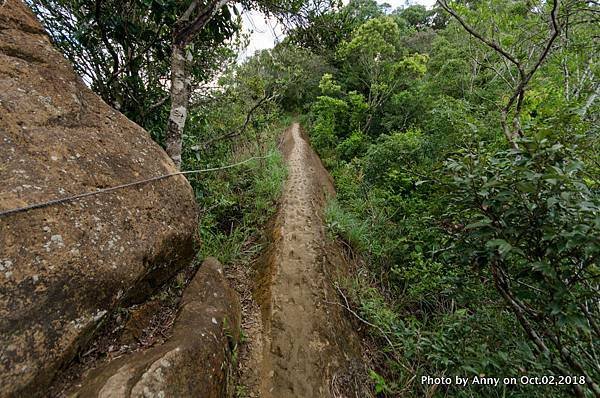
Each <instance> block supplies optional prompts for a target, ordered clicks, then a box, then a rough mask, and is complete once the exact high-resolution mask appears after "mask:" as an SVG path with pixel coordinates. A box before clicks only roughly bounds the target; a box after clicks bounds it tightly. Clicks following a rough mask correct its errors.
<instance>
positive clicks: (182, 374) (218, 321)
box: [69, 258, 240, 398]
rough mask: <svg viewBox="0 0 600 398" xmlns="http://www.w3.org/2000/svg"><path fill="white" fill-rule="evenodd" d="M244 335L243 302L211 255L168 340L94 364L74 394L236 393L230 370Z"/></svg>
mask: <svg viewBox="0 0 600 398" xmlns="http://www.w3.org/2000/svg"><path fill="white" fill-rule="evenodd" d="M239 335H240V303H239V299H238V297H237V294H236V293H235V291H234V290H233V289H232V288H231V287H229V285H228V284H227V281H226V280H225V277H224V275H223V268H222V267H221V264H219V262H218V261H217V260H216V259H214V258H209V259H207V260H206V261H205V262H204V263H203V264H202V266H201V267H200V269H199V271H198V272H197V274H196V276H195V277H194V279H192V282H191V283H190V285H189V286H188V287H187V288H186V290H185V291H184V293H183V297H182V301H181V306H180V309H179V313H178V315H177V319H176V320H175V325H174V326H173V336H172V337H171V339H170V340H169V341H168V342H166V343H165V344H163V345H161V346H158V347H154V348H151V349H149V350H147V351H143V352H138V353H135V354H132V355H129V356H126V357H123V358H119V359H116V360H114V361H112V362H109V363H108V364H106V365H104V366H101V367H99V368H98V369H95V370H92V371H91V372H90V373H89V374H88V375H87V377H86V378H85V380H84V382H83V383H82V387H81V388H79V389H78V390H77V391H74V392H72V393H71V394H69V395H70V396H71V397H81V398H84V397H85V398H88V397H99V398H108V397H110V398H128V397H136V398H137V397H140V398H141V397H204V398H222V397H227V396H230V392H231V391H228V373H229V372H230V370H231V357H232V354H233V350H234V349H235V346H236V345H237V343H238V337H239Z"/></svg>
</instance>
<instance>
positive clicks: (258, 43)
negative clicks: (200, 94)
mask: <svg viewBox="0 0 600 398" xmlns="http://www.w3.org/2000/svg"><path fill="white" fill-rule="evenodd" d="M377 2H378V3H380V4H383V3H388V4H390V5H391V6H392V9H394V8H397V7H400V6H402V5H405V4H406V0H388V1H381V0H378V1H377ZM344 3H346V2H345V1H344ZM410 3H411V4H423V5H424V6H426V7H431V6H433V4H434V3H435V0H410ZM242 18H243V22H244V31H245V32H249V33H251V34H250V44H249V45H248V47H247V48H246V50H245V53H244V54H240V55H241V56H240V59H244V58H247V57H249V56H250V55H252V54H254V52H255V51H257V50H262V49H265V48H272V47H273V46H274V45H275V43H277V42H278V41H281V40H282V39H283V33H282V30H281V26H278V25H277V24H276V23H275V22H274V21H272V20H271V21H270V20H267V19H266V18H265V16H264V15H262V14H261V13H260V12H256V11H248V12H245V13H244V14H243V16H242Z"/></svg>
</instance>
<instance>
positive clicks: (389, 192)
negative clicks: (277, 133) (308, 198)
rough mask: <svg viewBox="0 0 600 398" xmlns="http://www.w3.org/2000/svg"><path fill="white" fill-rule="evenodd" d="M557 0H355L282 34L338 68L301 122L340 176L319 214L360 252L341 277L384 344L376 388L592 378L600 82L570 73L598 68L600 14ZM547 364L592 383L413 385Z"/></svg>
mask: <svg viewBox="0 0 600 398" xmlns="http://www.w3.org/2000/svg"><path fill="white" fill-rule="evenodd" d="M461 4H462V3H461ZM553 5H554V3H540V5H539V6H538V7H539V8H534V7H533V6H532V5H531V4H525V3H524V2H523V3H522V2H510V1H509V2H507V1H490V2H483V3H476V4H475V3H467V4H466V5H452V6H449V5H446V4H445V3H443V4H442V6H443V7H445V8H447V9H448V11H450V12H453V13H455V14H456V17H457V18H452V19H449V18H448V13H446V12H444V11H443V10H442V9H434V10H432V11H427V10H425V9H423V8H422V7H418V6H414V7H409V8H407V9H403V10H402V9H401V10H396V11H393V12H389V10H385V9H382V8H377V7H376V6H375V5H374V3H368V2H351V3H350V4H349V5H348V6H346V7H345V8H343V9H342V10H340V11H339V12H333V13H331V14H329V15H327V16H326V17H324V18H326V20H327V21H330V20H331V19H335V18H340V19H342V20H345V15H346V13H349V12H350V11H349V10H350V9H352V8H355V7H358V8H360V9H361V10H362V11H363V14H362V15H364V14H368V16H367V17H364V18H362V20H361V22H360V23H358V24H356V25H354V26H352V28H350V27H349V28H348V30H347V31H346V33H345V34H344V35H342V36H341V37H339V38H338V40H337V42H336V43H328V44H329V47H328V48H323V47H321V46H317V45H316V44H315V43H313V42H311V41H309V40H306V37H308V34H307V33H303V34H297V35H296V36H292V38H293V39H295V40H296V42H297V44H299V45H301V46H306V47H308V48H311V49H313V51H315V52H319V53H321V54H327V53H328V54H329V56H327V57H326V58H327V59H329V60H330V62H331V64H332V65H333V66H334V67H335V68H336V72H335V73H333V74H325V75H323V77H322V79H321V84H320V89H321V95H320V96H318V97H317V98H316V99H315V101H314V103H312V104H310V105H309V107H310V123H311V137H312V140H313V144H314V145H315V147H316V149H317V150H318V151H319V153H320V155H321V156H322V158H323V160H324V162H325V164H326V165H327V166H328V167H329V169H330V170H331V172H332V174H333V176H334V178H335V181H336V187H337V190H338V197H337V200H336V201H333V202H331V203H330V204H329V206H328V210H327V223H328V227H329V229H330V231H332V232H333V233H334V234H336V235H337V236H339V237H340V238H341V239H343V240H345V241H346V242H347V243H348V244H349V245H350V246H351V247H352V249H353V251H354V252H355V255H359V256H360V258H362V259H363V262H362V263H361V264H362V265H361V266H360V269H359V271H358V272H357V274H356V275H355V276H354V278H351V280H349V281H346V290H347V291H348V293H349V295H350V297H351V298H352V301H353V302H354V305H355V306H356V307H357V308H358V312H359V314H360V316H361V317H363V318H364V319H365V320H366V321H368V322H369V323H371V324H373V325H374V326H375V327H373V328H372V329H371V333H372V335H373V336H375V338H376V339H378V340H379V341H380V343H381V352H380V354H381V355H380V357H379V361H380V362H379V365H378V369H375V370H374V371H375V372H373V373H372V374H371V376H372V378H373V380H374V382H375V384H376V385H377V386H378V387H377V389H378V393H379V394H380V395H385V396H397V395H402V396H405V395H407V396H444V395H446V394H449V395H451V396H465V397H470V396H503V397H504V396H514V397H533V396H539V397H546V396H561V395H569V394H573V393H574V394H578V395H580V394H582V395H589V396H597V395H598V394H599V393H600V392H599V391H598V390H597V385H594V384H593V382H592V380H598V379H599V378H600V367H599V366H598V365H599V362H598V356H597V352H598V349H600V346H599V344H598V342H599V341H600V339H599V337H600V335H599V334H598V333H599V332H600V330H599V329H598V320H599V315H600V312H599V310H598V298H599V294H598V293H599V291H598V283H597V280H598V277H599V275H600V274H599V272H600V269H599V267H598V265H599V263H598V254H599V253H600V242H599V240H598V237H599V236H600V213H599V205H600V197H599V195H598V193H599V191H598V177H599V174H598V152H597V145H598V130H597V122H598V105H597V104H595V105H589V103H590V101H594V99H595V92H596V91H597V90H598V81H597V79H595V78H592V79H591V80H589V81H583V80H581V79H579V80H578V79H577V78H575V79H574V78H573V77H574V76H575V75H576V74H577V73H579V72H577V71H581V70H585V69H586V68H587V67H589V68H590V70H594V71H596V72H597V70H598V69H597V68H598V64H597V60H594V59H593V56H591V54H592V53H594V52H595V51H597V43H596V42H595V41H594V39H592V37H593V36H594V35H595V34H597V33H598V29H597V28H598V27H597V26H592V25H589V24H588V23H587V22H584V21H583V19H584V18H585V17H584V16H583V15H586V12H587V11H586V10H584V9H583V8H585V7H583V6H581V5H580V4H579V5H575V4H564V5H561V8H560V9H559V10H558V11H557V12H556V15H555V14H554V13H553V11H552V7H553ZM453 7H456V11H455V10H454V8H453ZM580 7H583V8H580ZM596 11H597V10H596ZM553 15H555V18H556V20H557V22H556V23H557V24H559V25H560V26H559V28H558V29H557V30H556V31H557V35H558V36H557V38H554V39H553V35H554V32H555V31H554V28H553V27H552V24H551V22H550V21H551V19H552V17H553ZM567 15H569V16H570V17H571V18H574V19H572V20H570V21H569V20H568V17H567ZM459 20H460V21H459ZM575 20H577V21H579V23H577V24H575V23H574V21H575ZM320 22H321V21H316V22H315V23H314V24H313V25H311V26H310V27H309V28H308V29H309V30H312V31H318V29H320V27H321V25H320ZM461 22H462V23H464V25H465V27H466V28H468V29H469V30H471V34H469V32H468V31H467V29H465V27H463V26H461ZM340 23H341V22H340ZM470 24H474V25H470ZM531 32H537V34H534V35H533V36H532V35H531ZM567 32H568V33H567ZM477 36H479V37H477ZM551 40H554V41H553V42H551ZM556 40H558V42H557V41H556ZM485 41H488V42H491V43H492V44H491V45H488V44H486V42H485ZM556 43H560V44H556ZM584 43H585V44H584ZM546 48H548V54H545V53H544V51H546V50H545V49H546ZM498 49H500V50H498ZM584 49H585V50H584ZM502 52H505V53H506V54H502ZM505 55H508V58H510V59H508V58H507V57H506V56H505ZM511 59H512V60H511ZM540 60H541V61H540ZM513 61H514V62H513ZM537 61H539V62H540V64H539V65H537V64H536V62H537ZM521 72H523V73H524V74H525V75H526V76H527V74H531V76H529V79H530V80H529V81H527V83H526V84H524V85H521V83H522V82H523V81H524V79H525V78H526V77H525V78H524V77H523V76H522V75H520V73H521ZM592 73H594V72H592ZM594 76H596V75H594ZM592 81H593V82H592ZM575 86H577V87H579V88H575ZM584 93H585V94H584ZM513 97H514V98H513ZM511 101H513V102H512V103H511ZM517 102H519V103H518V104H517ZM547 374H554V375H557V376H558V375H581V374H586V375H587V376H588V382H587V383H586V384H585V385H578V386H560V387H557V386H539V385H534V386H531V385H515V386H500V387H489V386H476V385H470V386H467V387H456V386H433V385H427V384H422V383H421V377H422V376H436V377H441V376H446V377H451V378H454V377H455V376H462V377H472V376H476V375H486V376H491V377H516V378H517V379H518V378H519V377H520V376H522V375H547Z"/></svg>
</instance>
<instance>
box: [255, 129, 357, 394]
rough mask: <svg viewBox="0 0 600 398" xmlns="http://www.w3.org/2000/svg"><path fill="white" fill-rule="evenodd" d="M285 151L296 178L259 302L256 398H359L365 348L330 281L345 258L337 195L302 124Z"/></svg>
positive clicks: (291, 177) (278, 226)
mask: <svg viewBox="0 0 600 398" xmlns="http://www.w3.org/2000/svg"><path fill="white" fill-rule="evenodd" d="M282 149H283V152H284V155H285V158H286V161H287V163H288V170H289V177H288V181H287V183H286V186H285V190H284V193H283V197H282V200H281V206H280V209H279V213H278V216H277V219H276V220H275V225H274V230H273V243H272V246H271V249H270V251H269V254H268V255H267V256H266V257H267V258H266V259H265V261H264V263H265V264H264V266H265V267H266V274H267V276H266V277H263V278H262V285H261V286H259V289H258V290H259V292H258V294H255V295H256V296H258V297H259V300H258V301H259V304H260V305H261V310H262V316H261V318H262V319H261V323H262V325H261V327H260V328H255V329H260V334H261V336H260V338H257V337H256V336H254V337H252V336H251V340H252V341H251V342H250V346H251V347H252V348H251V350H250V351H251V353H250V355H249V357H250V359H249V360H248V361H247V363H246V365H245V366H246V367H247V368H249V369H250V370H249V371H250V372H251V373H253V377H246V380H247V381H248V380H250V379H254V384H255V385H254V386H252V385H251V386H249V390H250V391H251V392H250V396H251V397H252V396H257V395H258V396H260V397H263V398H285V397H310V398H312V397H331V396H333V397H343V396H354V395H355V393H354V392H352V393H351V392H350V390H351V389H352V388H349V385H350V384H353V383H348V378H354V377H353V376H351V374H352V373H353V369H356V368H357V364H359V363H361V360H360V356H361V354H360V344H359V340H358V338H357V336H356V335H355V332H354V331H353V330H352V327H351V325H350V323H349V322H348V321H347V320H346V319H345V318H344V316H345V314H344V313H343V309H341V307H340V306H338V305H335V303H334V301H335V300H337V295H336V293H335V291H334V290H333V289H332V287H331V283H330V277H331V275H329V276H328V274H331V273H335V272H336V271H335V270H337V269H339V267H338V265H339V260H341V258H340V256H335V255H331V253H329V252H330V251H331V248H330V247H327V246H328V243H327V238H326V235H325V228H324V225H323V221H322V213H323V206H324V203H325V199H326V196H328V195H334V194H335V192H334V190H333V186H332V183H331V179H330V177H329V175H328V174H327V172H326V171H325V169H324V168H323V166H322V164H321V161H320V159H319V158H318V156H317V155H316V154H315V153H314V152H313V150H312V149H311V148H310V146H309V144H308V143H307V142H306V140H305V139H304V138H303V137H302V134H301V132H300V128H299V126H298V124H296V123H295V124H294V125H292V127H291V128H289V129H288V130H287V131H286V133H285V135H284V137H283V144H282ZM336 263H337V264H336ZM355 373H356V372H355ZM358 373H360V372H358ZM250 384H252V382H250ZM354 384H356V381H354Z"/></svg>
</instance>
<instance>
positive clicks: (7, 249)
mask: <svg viewBox="0 0 600 398" xmlns="http://www.w3.org/2000/svg"><path fill="white" fill-rule="evenodd" d="M0 159H1V161H0V211H2V210H7V209H12V208H16V207H21V206H25V205H29V204H33V203H38V202H44V201H47V200H51V199H56V198H60V197H65V196H70V195H74V194H79V193H83V192H89V191H94V190H96V189H98V188H105V187H111V186H115V185H119V184H123V183H127V182H131V181H135V180H140V179H144V178H148V177H153V176H157V175H162V174H166V173H171V172H174V171H175V169H174V166H173V164H172V162H171V160H170V159H169V158H168V156H167V155H166V154H165V153H164V152H163V151H162V150H161V149H160V147H159V146H158V145H156V144H155V143H154V142H153V141H152V140H151V138H150V137H149V135H148V134H147V133H146V132H145V131H144V130H143V129H142V128H141V127H139V126H137V125H136V124H135V123H133V122H131V121H129V120H128V119H127V118H125V117H124V116H123V115H121V114H120V113H118V112H116V111H114V110H113V109H111V108H110V107H109V106H108V105H106V104H105V103H104V102H103V101H102V100H101V99H100V98H99V97H98V96H96V95H95V94H94V93H92V92H91V91H90V90H89V89H88V88H87V87H86V86H85V85H84V84H83V83H82V82H81V80H80V79H79V78H78V77H77V75H76V74H75V73H74V71H73V69H72V67H71V66H70V65H69V63H68V62H67V61H66V60H65V59H64V58H63V56H62V55H61V54H60V53H59V52H58V51H57V50H55V49H54V48H53V47H52V44H51V43H50V40H49V38H48V37H47V36H46V34H45V33H44V31H43V29H42V28H41V25H40V24H39V23H38V21H37V20H36V19H35V17H34V16H33V15H32V13H31V12H30V11H29V10H28V9H27V8H26V7H25V5H24V4H23V3H21V1H20V0H7V1H0ZM196 218H197V210H196V205H195V201H194V197H193V192H192V189H191V187H190V186H189V184H188V183H187V181H186V180H185V178H183V177H174V178H168V179H165V180H161V181H158V182H153V183H149V184H145V185H140V186H136V187H133V188H126V189H121V190H118V191H115V192H111V193H107V194H101V195H95V196H90V197H87V198H85V199H82V200H78V201H73V202H70V203H66V204H59V205H55V206H50V207H45V208H41V209H36V210H32V211H28V212H24V213H17V214H13V215H9V216H5V217H0V396H2V397H5V396H24V395H27V396H31V395H34V396H35V395H41V394H43V391H44V387H45V386H46V385H47V384H48V383H50V382H51V380H52V378H53V377H54V376H55V374H56V371H57V370H58V369H59V368H60V367H61V365H63V364H64V363H65V362H67V361H69V360H71V359H72V358H73V357H74V355H76V353H77V351H78V350H79V349H80V347H81V346H82V345H84V344H85V343H86V341H87V340H88V339H89V338H90V336H91V334H92V333H93V331H94V329H95V327H96V326H97V324H98V322H99V321H100V320H101V319H102V318H103V316H104V315H105V314H106V313H107V312H110V311H111V310H112V309H114V308H115V307H116V306H119V305H124V304H127V303H134V302H137V301H140V300H143V299H144V298H145V297H146V296H147V295H148V294H149V293H150V292H151V291H152V290H153V289H154V288H155V287H157V286H159V285H160V284H162V283H163V282H164V281H165V280H166V279H167V278H169V277H170V276H172V275H173V274H174V273H175V272H177V271H178V270H179V269H180V268H181V266H183V265H184V264H186V263H188V262H189V260H190V259H191V257H192V256H193V253H194V239H195V238H194V237H195V231H196V225H197V224H196Z"/></svg>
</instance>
